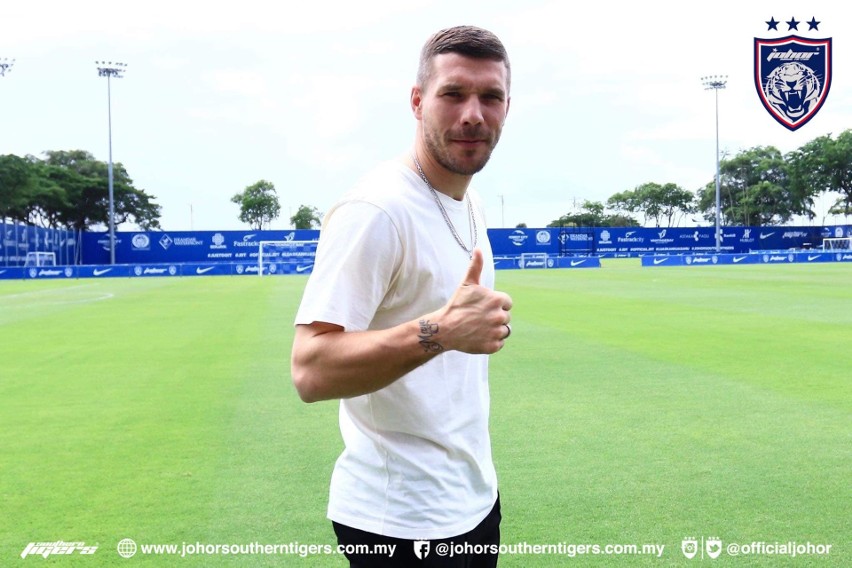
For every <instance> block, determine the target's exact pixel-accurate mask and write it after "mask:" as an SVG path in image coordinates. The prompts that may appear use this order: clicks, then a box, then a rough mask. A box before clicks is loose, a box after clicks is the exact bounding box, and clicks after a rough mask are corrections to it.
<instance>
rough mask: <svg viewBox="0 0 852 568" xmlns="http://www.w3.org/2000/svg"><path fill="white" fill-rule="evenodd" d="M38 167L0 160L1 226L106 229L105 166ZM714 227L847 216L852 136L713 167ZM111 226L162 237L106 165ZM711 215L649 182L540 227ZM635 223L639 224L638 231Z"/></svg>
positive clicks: (79, 162) (150, 211)
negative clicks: (826, 199)
mask: <svg viewBox="0 0 852 568" xmlns="http://www.w3.org/2000/svg"><path fill="white" fill-rule="evenodd" d="M44 156H45V157H44V158H37V157H35V156H30V155H27V156H24V157H19V156H15V155H12V154H9V155H5V156H4V155H0V218H4V219H6V218H8V219H12V220H15V221H20V222H23V223H27V224H30V225H35V226H40V227H50V228H68V229H73V230H81V231H85V230H89V229H92V228H94V227H105V226H108V225H109V188H108V175H107V167H108V166H107V164H106V163H105V162H102V161H99V160H96V159H95V158H94V156H93V155H92V154H90V153H89V152H86V151H84V150H70V151H65V150H54V151H47V152H44ZM720 173H721V175H720V180H721V184H720V185H721V191H720V201H721V208H720V209H721V211H720V213H721V218H722V224H723V225H726V226H733V225H748V226H764V225H766V226H768V225H781V224H784V223H787V222H789V221H790V220H791V219H792V218H793V217H796V216H803V217H807V218H809V219H813V218H814V217H815V216H816V214H815V213H814V212H813V207H814V202H815V199H816V198H817V197H819V196H820V195H822V194H824V193H826V192H836V193H838V194H839V197H838V198H837V200H836V202H835V203H834V205H833V206H832V207H831V209H830V210H829V214H831V215H852V130H845V131H844V132H842V133H841V134H839V135H838V136H837V137H836V138H832V136H831V135H830V134H827V135H824V136H820V137H818V138H816V139H814V140H812V141H810V142H808V143H807V144H805V145H804V146H802V147H801V148H799V149H797V150H794V151H792V152H789V153H787V154H782V153H781V152H780V151H779V150H778V149H777V148H775V147H773V146H757V147H754V148H750V149H748V150H743V151H740V152H739V153H738V154H736V155H735V156H733V157H732V158H725V159H723V160H721V161H720ZM113 202H114V210H115V224H116V225H121V224H124V223H132V224H135V225H136V226H138V227H140V228H141V229H143V230H158V229H160V218H161V211H162V208H161V207H160V205H158V204H157V203H156V201H155V198H154V197H153V196H152V195H150V194H149V193H147V192H146V191H145V190H143V189H140V188H137V187H135V186H134V185H133V180H132V179H131V178H130V176H129V175H128V173H127V170H126V169H125V167H124V165H123V164H121V163H116V164H114V165H113ZM231 202H233V203H234V204H236V205H237V206H238V207H239V213H238V219H239V220H240V221H242V222H243V223H246V224H248V225H249V226H251V228H252V229H253V230H260V229H263V228H264V227H265V226H266V227H268V226H269V224H270V223H271V222H272V221H274V220H275V219H277V218H278V216H279V215H280V212H281V205H280V203H279V200H278V194H277V191H276V189H275V186H274V184H272V183H271V182H269V181H267V180H259V181H258V182H256V183H254V184H251V185H249V186H247V187H246V188H245V189H244V190H243V191H241V192H238V193H236V194H235V195H233V196H232V197H231ZM693 215H701V216H703V218H704V219H705V220H706V221H708V222H710V223H712V222H713V221H714V220H715V215H716V183H715V177H714V179H713V180H711V181H710V182H708V183H707V184H706V185H705V186H704V187H702V188H699V189H698V190H697V191H695V192H691V191H688V190H686V189H684V188H682V187H680V186H679V185H677V184H675V183H662V184H661V183H656V182H648V183H644V184H642V185H639V186H637V187H636V188H634V189H632V190H626V191H621V192H618V193H615V194H613V195H612V196H610V198H609V199H608V200H607V201H606V203H603V202H599V201H585V202H584V203H583V205H582V207H581V209H580V210H579V211H577V212H572V213H568V214H565V215H563V216H561V217H559V218H558V219H555V220H553V221H551V222H550V223H549V224H548V227H570V226H583V227H631V226H633V227H638V226H643V225H654V226H657V227H662V226H667V227H672V226H676V225H677V224H678V223H679V222H680V220H681V219H682V218H683V217H684V216H690V218H691V216H693ZM321 216H322V214H321V213H320V212H319V211H318V210H317V208H316V207H311V206H308V205H300V206H299V208H298V210H297V211H296V212H295V213H294V214H293V215H292V216H291V217H290V223H291V224H292V226H293V227H295V228H296V229H312V228H315V227H319V225H320V219H321ZM638 218H641V223H640V221H639V219H638Z"/></svg>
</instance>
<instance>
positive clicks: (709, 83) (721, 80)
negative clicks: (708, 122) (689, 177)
mask: <svg viewBox="0 0 852 568" xmlns="http://www.w3.org/2000/svg"><path fill="white" fill-rule="evenodd" d="M701 83H702V84H703V85H704V90H705V91H707V90H710V89H713V91H714V93H715V95H716V254H718V253H719V252H721V250H722V223H721V215H722V199H721V193H722V192H721V185H722V181H721V177H720V174H719V89H724V88H725V85H727V84H728V76H727V75H710V76H707V77H702V78H701Z"/></svg>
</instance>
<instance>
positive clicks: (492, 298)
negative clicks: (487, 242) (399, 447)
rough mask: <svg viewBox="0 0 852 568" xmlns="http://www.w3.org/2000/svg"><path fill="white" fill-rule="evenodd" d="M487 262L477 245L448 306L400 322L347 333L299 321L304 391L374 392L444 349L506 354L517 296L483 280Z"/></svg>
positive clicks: (297, 381)
mask: <svg viewBox="0 0 852 568" xmlns="http://www.w3.org/2000/svg"><path fill="white" fill-rule="evenodd" d="M482 265H483V258H482V252H481V251H479V250H476V251H474V255H473V259H472V260H471V264H470V267H469V268H468V272H467V274H466V275H465V278H464V280H463V281H462V283H461V285H460V286H459V287H458V289H457V290H456V292H455V294H454V295H453V297H452V298H451V299H450V301H449V302H448V303H447V304H446V305H445V306H444V307H442V308H441V309H439V310H437V311H435V312H433V313H431V314H426V315H424V316H423V317H421V318H418V319H416V320H413V321H410V322H406V323H404V324H401V325H398V326H396V327H392V328H389V329H383V330H370V331H351V332H347V331H344V329H343V328H342V327H341V326H339V325H334V324H331V323H325V322H313V323H311V324H303V325H297V326H296V336H295V339H294V341H293V350H292V357H291V374H292V377H293V384H294V385H295V386H296V390H297V391H298V393H299V396H300V397H301V398H302V400H304V401H305V402H316V401H319V400H328V399H335V398H349V397H353V396H359V395H363V394H368V393H371V392H375V391H377V390H379V389H382V388H384V387H386V386H388V385H390V384H391V383H393V382H394V381H396V380H397V379H399V378H400V377H402V376H403V375H405V374H407V373H409V372H411V371H413V370H414V369H416V368H417V367H419V366H421V365H423V364H424V363H426V362H427V361H429V360H430V359H432V358H433V357H436V356H438V355H440V354H441V353H443V352H444V351H450V350H457V351H463V352H465V353H486V354H490V353H495V352H497V351H499V350H500V349H501V348H502V347H503V340H504V339H505V337H506V333H507V330H506V327H505V324H507V323H509V321H510V319H511V317H510V314H509V310H510V309H511V308H512V299H511V298H510V297H509V296H508V295H507V294H504V293H502V292H496V291H494V290H490V289H488V288H485V287H483V286H480V285H479V277H480V274H481V272H482Z"/></svg>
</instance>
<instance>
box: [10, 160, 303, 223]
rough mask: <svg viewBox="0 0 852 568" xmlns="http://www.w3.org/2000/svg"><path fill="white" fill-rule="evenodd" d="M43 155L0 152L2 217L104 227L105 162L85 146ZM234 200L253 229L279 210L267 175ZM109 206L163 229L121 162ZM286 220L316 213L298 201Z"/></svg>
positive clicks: (125, 217)
mask: <svg viewBox="0 0 852 568" xmlns="http://www.w3.org/2000/svg"><path fill="white" fill-rule="evenodd" d="M44 156H45V157H44V158H38V157H36V156H32V155H27V156H24V157H21V156H16V155H14V154H8V155H0V219H11V220H13V221H18V222H21V223H26V224H28V225H33V226H37V227H47V228H53V229H59V228H64V229H72V230H75V231H86V230H90V229H93V228H96V227H106V226H108V225H109V176H108V167H109V166H108V164H107V163H106V162H102V161H99V160H96V159H95V157H94V156H93V155H92V154H91V153H89V152H87V151H85V150H67V151H66V150H51V151H47V152H44ZM232 201H233V202H234V203H236V204H237V205H239V207H240V212H239V215H238V218H239V219H240V221H243V222H244V223H247V224H249V225H250V226H251V227H252V229H262V228H263V226H264V225H266V226H268V225H269V223H270V222H271V221H273V220H275V219H276V218H277V217H278V214H279V212H280V210H281V207H280V205H279V203H278V196H277V193H276V191H275V186H274V185H272V183H270V182H268V181H266V180H260V181H258V182H257V183H255V184H252V185H250V186H248V187H246V189H245V190H244V191H243V192H240V193H238V194H236V195H235V196H234V197H233V198H232ZM113 210H114V214H115V219H114V220H115V224H116V226H118V225H121V224H124V223H132V224H134V225H136V226H138V227H139V228H140V229H142V230H146V231H148V230H159V229H161V227H160V218H161V216H162V207H161V206H160V205H158V204H157V203H156V198H155V197H154V196H152V195H151V194H149V193H148V192H146V191H145V190H144V189H140V188H137V187H135V186H134V185H133V180H132V179H131V178H130V176H129V175H128V173H127V170H126V169H125V167H124V165H123V164H121V163H120V162H119V163H114V164H113ZM290 222H291V223H292V224H293V226H294V227H295V228H296V229H311V228H314V227H318V226H319V222H320V212H319V211H318V210H317V209H316V208H315V207H309V206H307V205H302V206H300V207H299V209H298V210H297V211H296V213H295V214H294V215H293V216H292V217H291V218H290Z"/></svg>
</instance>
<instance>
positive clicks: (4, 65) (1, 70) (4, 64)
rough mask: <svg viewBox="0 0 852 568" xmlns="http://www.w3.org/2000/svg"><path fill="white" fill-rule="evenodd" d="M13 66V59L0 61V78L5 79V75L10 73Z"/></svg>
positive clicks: (6, 58)
mask: <svg viewBox="0 0 852 568" xmlns="http://www.w3.org/2000/svg"><path fill="white" fill-rule="evenodd" d="M14 66H15V60H14V59H9V58H8V57H5V58H3V59H0V77H5V76H6V73H10V72H11V71H12V67H14Z"/></svg>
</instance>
